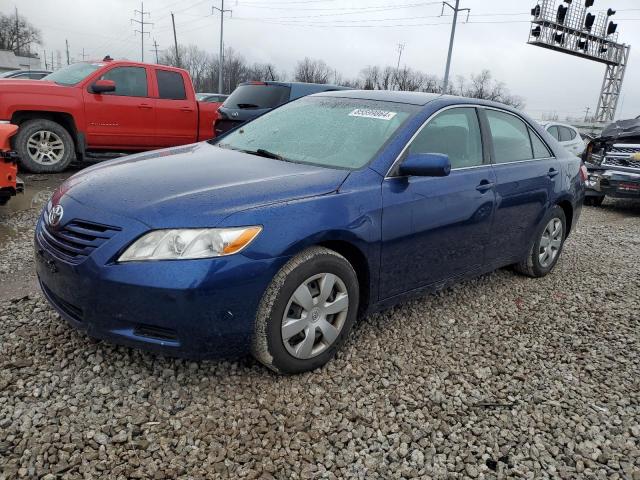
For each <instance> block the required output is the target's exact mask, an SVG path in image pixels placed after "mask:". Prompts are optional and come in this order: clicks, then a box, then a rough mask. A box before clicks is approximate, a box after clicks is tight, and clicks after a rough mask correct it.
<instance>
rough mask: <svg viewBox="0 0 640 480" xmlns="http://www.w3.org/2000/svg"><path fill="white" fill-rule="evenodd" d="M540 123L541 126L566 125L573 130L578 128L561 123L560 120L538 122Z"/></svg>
mask: <svg viewBox="0 0 640 480" xmlns="http://www.w3.org/2000/svg"><path fill="white" fill-rule="evenodd" d="M539 123H540V125H542V126H543V127H545V128H546V127H549V126H551V125H558V126H560V127H567V128H571V129H573V130H578V128H577V127H574V126H573V125H569V124H568V123H561V122H539Z"/></svg>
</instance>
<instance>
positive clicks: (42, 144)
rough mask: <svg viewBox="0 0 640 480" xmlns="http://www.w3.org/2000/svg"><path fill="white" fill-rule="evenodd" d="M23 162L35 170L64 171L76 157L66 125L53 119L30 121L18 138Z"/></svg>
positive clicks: (18, 149) (22, 128)
mask: <svg viewBox="0 0 640 480" xmlns="http://www.w3.org/2000/svg"><path fill="white" fill-rule="evenodd" d="M15 149H16V151H17V152H18V158H19V161H20V165H21V166H22V167H23V168H24V169H25V170H27V171H29V172H33V173H57V172H62V171H64V170H65V169H66V168H67V167H68V166H69V164H70V163H71V161H72V160H73V158H74V156H75V149H74V146H73V139H72V138H71V135H70V134H69V132H68V131H67V129H66V128H64V127H63V126H62V125H60V124H58V123H56V122H52V121H51V120H44V119H35V120H28V121H26V122H24V123H22V124H21V125H20V129H19V130H18V133H17V134H16V137H15Z"/></svg>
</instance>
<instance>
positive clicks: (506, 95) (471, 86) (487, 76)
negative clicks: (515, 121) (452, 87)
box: [454, 69, 524, 108]
mask: <svg viewBox="0 0 640 480" xmlns="http://www.w3.org/2000/svg"><path fill="white" fill-rule="evenodd" d="M454 93H455V94H457V95H461V96H463V97H470V98H480V99H483V100H492V101H494V102H501V103H505V104H507V105H511V106H513V107H515V108H523V107H524V100H523V99H522V97H519V96H517V95H512V94H511V92H509V89H508V88H507V87H506V86H505V84H504V83H503V82H497V81H495V80H493V75H492V74H491V72H490V71H489V70H486V69H485V70H483V71H482V72H480V73H479V74H477V75H471V77H470V81H469V82H468V83H467V82H466V81H465V79H464V78H462V77H458V90H457V91H456V92H454Z"/></svg>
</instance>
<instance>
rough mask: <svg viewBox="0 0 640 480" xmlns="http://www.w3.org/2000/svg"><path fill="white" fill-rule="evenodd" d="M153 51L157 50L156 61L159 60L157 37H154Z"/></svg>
mask: <svg viewBox="0 0 640 480" xmlns="http://www.w3.org/2000/svg"><path fill="white" fill-rule="evenodd" d="M151 51H152V52H153V51H155V52H156V63H159V62H158V42H156V39H155V38H154V39H153V49H152V50H151Z"/></svg>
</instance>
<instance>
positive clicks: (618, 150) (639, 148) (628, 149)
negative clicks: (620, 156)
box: [609, 144, 640, 154]
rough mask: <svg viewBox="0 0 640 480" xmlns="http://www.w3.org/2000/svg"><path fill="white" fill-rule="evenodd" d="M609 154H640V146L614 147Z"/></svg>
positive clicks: (623, 145) (621, 145)
mask: <svg viewBox="0 0 640 480" xmlns="http://www.w3.org/2000/svg"><path fill="white" fill-rule="evenodd" d="M609 153H611V154H616V153H627V154H634V153H640V145H625V144H619V145H614V146H613V147H612V148H611V150H609Z"/></svg>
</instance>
